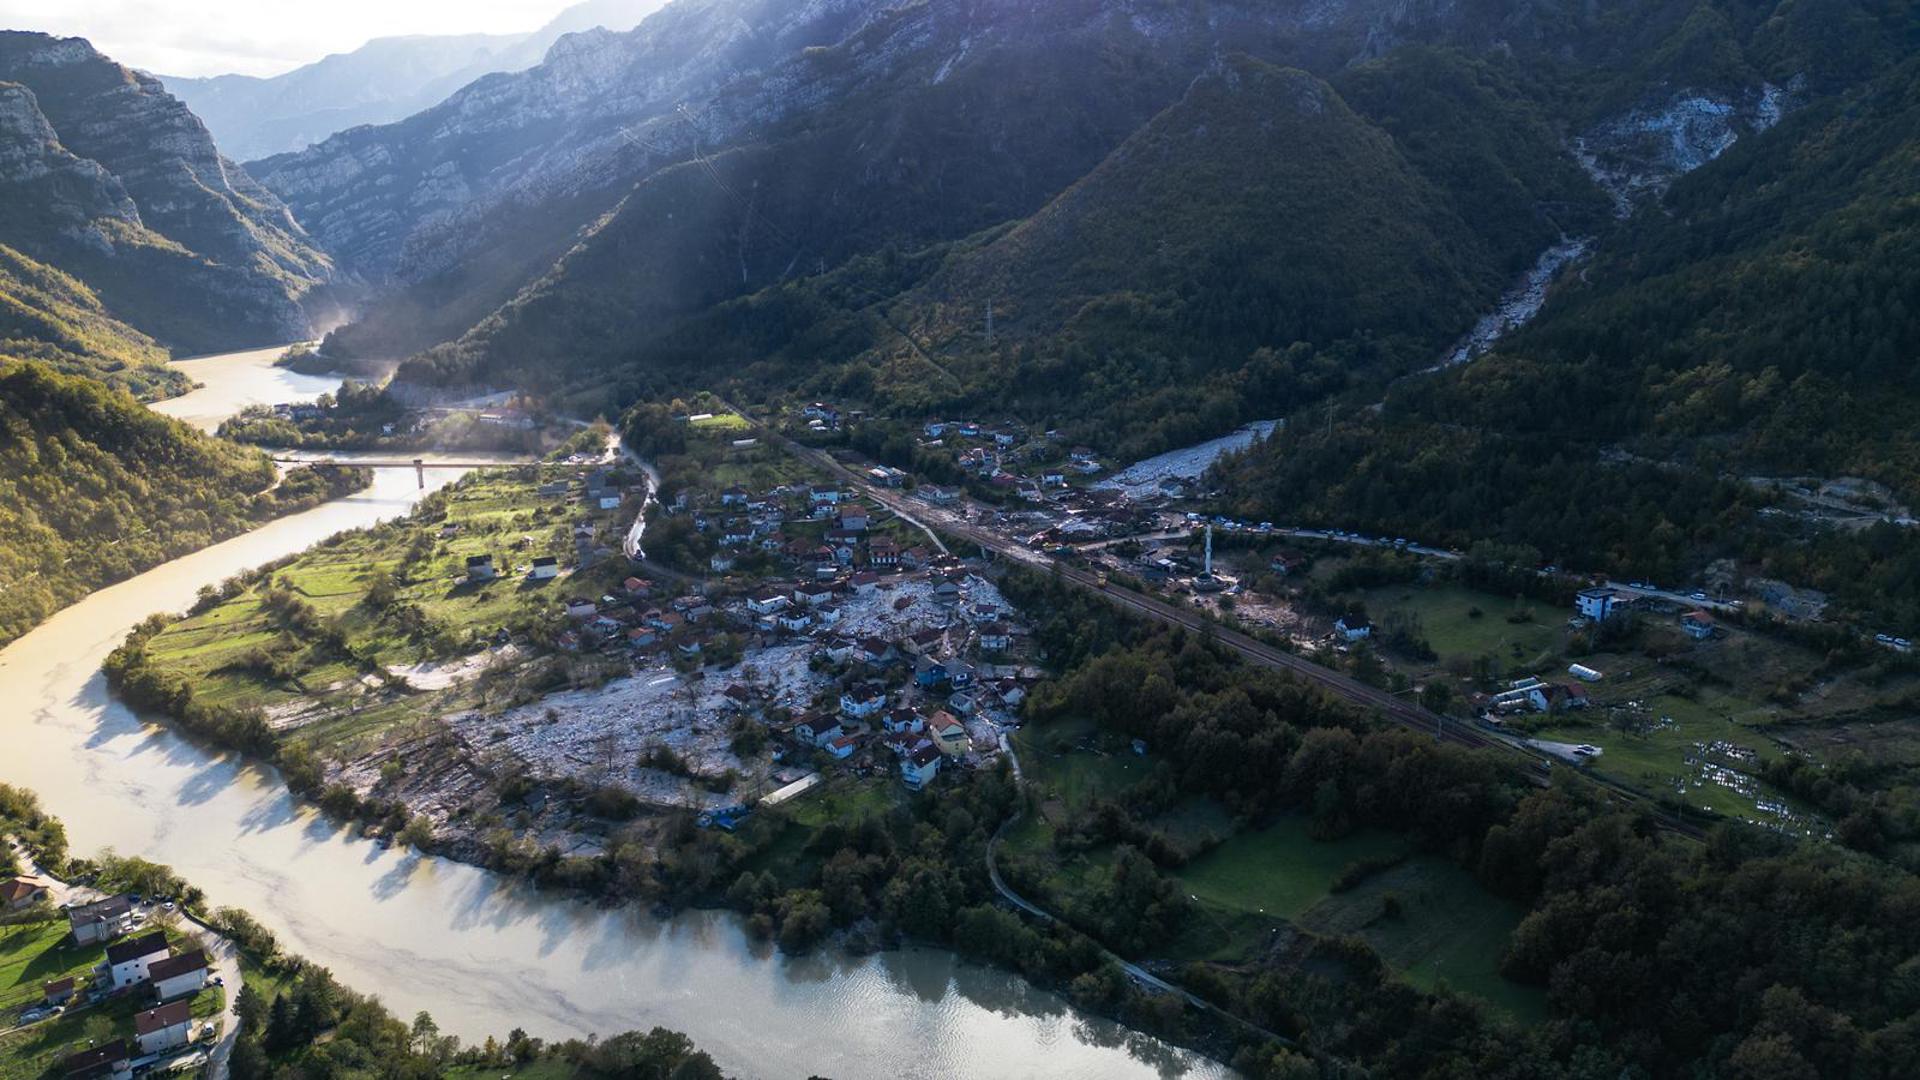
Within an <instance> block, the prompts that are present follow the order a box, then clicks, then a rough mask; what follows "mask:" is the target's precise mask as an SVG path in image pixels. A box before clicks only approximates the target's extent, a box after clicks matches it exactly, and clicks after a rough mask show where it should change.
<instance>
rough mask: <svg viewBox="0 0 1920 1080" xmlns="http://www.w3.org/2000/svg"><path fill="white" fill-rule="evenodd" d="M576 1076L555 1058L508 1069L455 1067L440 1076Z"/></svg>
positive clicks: (474, 1079) (506, 1079) (554, 1079)
mask: <svg viewBox="0 0 1920 1080" xmlns="http://www.w3.org/2000/svg"><path fill="white" fill-rule="evenodd" d="M575 1074H576V1072H575V1069H574V1067H573V1066H572V1065H569V1064H567V1063H566V1062H564V1061H561V1060H558V1059H556V1058H541V1059H540V1060H538V1061H535V1062H532V1063H530V1064H527V1065H517V1066H512V1067H509V1068H499V1067H497V1066H495V1067H489V1068H482V1067H480V1066H478V1065H456V1066H453V1067H451V1068H449V1069H447V1070H446V1072H444V1073H442V1074H441V1075H442V1076H444V1077H446V1080H569V1078H570V1077H572V1076H574V1075H575Z"/></svg>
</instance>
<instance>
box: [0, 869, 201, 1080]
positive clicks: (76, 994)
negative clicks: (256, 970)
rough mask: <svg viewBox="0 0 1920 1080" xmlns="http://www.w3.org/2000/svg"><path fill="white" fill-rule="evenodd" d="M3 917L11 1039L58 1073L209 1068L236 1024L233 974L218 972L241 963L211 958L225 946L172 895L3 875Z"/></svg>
mask: <svg viewBox="0 0 1920 1080" xmlns="http://www.w3.org/2000/svg"><path fill="white" fill-rule="evenodd" d="M56 905H57V907H56ZM0 916H4V919H5V921H4V923H0V976H4V977H0V1038H7V1037H13V1041H10V1045H11V1046H13V1049H12V1050H11V1051H10V1052H12V1053H26V1054H28V1055H30V1056H31V1058H32V1059H33V1060H34V1061H36V1062H43V1063H45V1065H46V1066H47V1067H48V1068H47V1071H48V1073H49V1074H52V1075H59V1076H63V1077H67V1078H72V1080H95V1078H106V1080H113V1078H126V1077H131V1076H133V1075H136V1074H145V1073H150V1072H175V1071H184V1070H193V1069H199V1068H203V1067H204V1066H205V1065H206V1064H207V1061H208V1058H209V1055H211V1054H213V1053H214V1052H215V1049H216V1043H217V1041H218V1039H219V1038H220V1031H221V1028H222V1026H223V1025H230V1024H231V1003H230V1002H229V1001H228V997H227V995H228V992H229V991H228V988H227V978H226V976H225V975H222V974H216V971H217V970H218V969H220V968H222V967H229V966H230V965H229V962H227V961H216V960H215V959H213V958H212V956H211V951H212V950H213V948H214V945H215V943H217V942H219V939H217V938H216V937H214V936H213V935H212V934H211V933H210V932H203V931H202V930H201V928H199V927H198V926H197V925H196V924H193V923H191V922H190V920H188V919H187V918H186V917H185V914H184V912H182V911H180V910H179V908H178V907H177V905H176V904H175V902H174V900H173V898H171V897H143V896H140V895H133V894H124V893H122V894H114V895H101V894H99V893H97V892H95V891H94V890H91V889H87V888H85V887H81V886H69V885H67V884H66V883H64V882H59V881H55V880H53V879H50V878H46V877H43V876H40V875H38V874H35V873H25V874H21V875H19V876H16V877H12V878H8V879H5V880H0ZM221 944H224V943H221ZM230 952H231V950H230V948H229V949H226V951H225V953H223V954H222V955H225V954H226V953H230ZM231 970H233V971H234V972H235V973H236V978H237V968H232V969H231ZM20 1040H24V1041H20ZM16 1041H17V1045H15V1044H14V1043H15V1042H16Z"/></svg>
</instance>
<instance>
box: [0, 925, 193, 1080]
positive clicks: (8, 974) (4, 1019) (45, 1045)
mask: <svg viewBox="0 0 1920 1080" xmlns="http://www.w3.org/2000/svg"><path fill="white" fill-rule="evenodd" d="M168 937H169V938H170V939H171V940H172V942H173V944H174V947H175V949H176V950H178V949H179V948H180V947H182V946H183V945H184V944H186V939H185V938H184V937H182V936H180V935H177V934H174V933H172V932H171V931H170V932H169V933H168ZM66 939H67V921H66V919H65V918H59V919H49V920H41V921H37V922H31V923H25V924H20V925H15V926H6V927H0V1028H5V1027H8V1026H10V1025H11V1023H12V1019H13V1016H14V1014H15V1013H16V1011H17V1010H18V1009H20V1008H21V1007H23V1006H26V1005H31V1004H33V1003H34V1002H37V1001H39V1000H40V999H41V996H42V990H41V987H42V985H43V984H44V983H46V982H48V981H49V980H52V979H57V978H61V977H63V976H68V975H72V976H76V977H78V978H79V979H80V981H81V982H83V983H84V982H85V976H86V975H87V973H88V972H89V971H90V970H91V969H92V967H93V965H94V964H96V963H98V962H99V961H100V959H101V957H102V955H103V948H102V947H101V946H99V945H88V946H71V945H66V944H64V943H65V941H66ZM223 993H224V991H223V990H221V989H220V988H218V987H209V988H207V989H206V990H205V991H203V992H202V993H201V994H200V995H199V996H198V997H196V998H194V1000H193V1015H194V1016H195V1018H197V1019H206V1018H209V1017H213V1016H216V1015H218V1014H219V1012H220V1010H221V1007H222V1003H223V1001H224V999H223V997H222V995H223ZM150 1004H151V1003H150V1002H148V1001H147V1000H146V998H144V997H142V996H140V995H138V994H132V995H128V996H126V997H121V998H115V999H112V1000H110V1001H108V1002H106V1003H103V1004H101V1005H97V1006H92V1007H81V1008H75V1009H70V1010H69V1011H68V1012H66V1013H64V1014H62V1015H60V1016H58V1017H56V1018H54V1019H52V1020H48V1021H44V1022H42V1023H38V1024H34V1025H33V1026H31V1027H28V1028H25V1029H23V1030H20V1031H16V1032H14V1033H12V1034H10V1035H0V1080H31V1078H35V1077H39V1076H42V1075H44V1074H45V1073H46V1072H47V1071H48V1070H49V1069H50V1068H51V1067H52V1066H53V1065H54V1063H56V1062H57V1061H59V1060H60V1059H61V1058H64V1057H66V1056H67V1055H69V1054H72V1053H75V1052H77V1051H79V1050H81V1049H84V1048H85V1047H86V1045H87V1044H88V1043H90V1042H93V1043H98V1042H104V1041H106V1040H108V1039H113V1038H119V1037H122V1036H124V1037H126V1038H128V1039H129V1040H131V1039H132V1036H133V1015H134V1014H135V1013H137V1012H139V1011H140V1010H142V1009H144V1008H147V1007H148V1006H149V1005H150Z"/></svg>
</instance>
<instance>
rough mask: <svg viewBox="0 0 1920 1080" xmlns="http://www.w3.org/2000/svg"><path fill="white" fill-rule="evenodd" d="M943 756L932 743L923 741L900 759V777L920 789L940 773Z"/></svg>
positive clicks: (910, 785)
mask: <svg viewBox="0 0 1920 1080" xmlns="http://www.w3.org/2000/svg"><path fill="white" fill-rule="evenodd" d="M941 757H942V755H941V753H940V751H939V749H938V748H936V747H935V746H934V745H933V744H932V743H930V742H921V743H920V744H919V745H917V746H915V747H914V748H913V749H912V750H909V751H907V753H906V756H904V757H902V758H901V759H900V779H902V780H904V781H906V783H907V786H908V787H910V788H912V789H913V790H915V791H919V790H920V789H921V788H923V787H926V786H927V783H928V782H929V781H931V780H932V779H933V778H934V777H936V776H938V775H940V758H941Z"/></svg>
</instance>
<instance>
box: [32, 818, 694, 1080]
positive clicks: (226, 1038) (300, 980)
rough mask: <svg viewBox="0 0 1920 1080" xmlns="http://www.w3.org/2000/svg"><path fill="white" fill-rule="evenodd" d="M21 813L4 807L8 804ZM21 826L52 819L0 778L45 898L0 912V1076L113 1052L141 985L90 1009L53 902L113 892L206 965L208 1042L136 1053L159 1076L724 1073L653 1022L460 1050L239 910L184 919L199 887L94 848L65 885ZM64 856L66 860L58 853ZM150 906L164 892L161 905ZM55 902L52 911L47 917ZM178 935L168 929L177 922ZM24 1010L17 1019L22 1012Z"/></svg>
mask: <svg viewBox="0 0 1920 1080" xmlns="http://www.w3.org/2000/svg"><path fill="white" fill-rule="evenodd" d="M23 808H24V809H25V810H27V811H28V812H29V814H30V816H31V817H32V818H33V819H34V821H32V822H25V821H22V820H21V819H19V818H18V817H15V816H13V813H14V812H16V811H19V810H21V809H23ZM22 827H27V828H29V830H30V831H31V832H32V833H33V835H35V836H36V837H40V838H43V839H44V838H45V837H47V836H58V835H60V834H62V833H63V831H64V830H63V829H62V827H61V826H60V824H59V822H58V821H57V819H51V818H47V817H46V816H45V814H44V813H42V812H40V811H39V810H38V807H37V805H36V804H35V801H34V799H33V797H32V796H31V795H29V794H26V793H24V792H21V791H19V790H18V789H12V788H8V787H6V786H5V785H0V842H4V843H5V844H6V847H5V848H4V849H0V854H11V855H12V856H13V858H14V861H15V863H16V866H17V869H19V871H20V872H22V873H27V874H30V875H32V877H33V880H35V881H36V882H38V883H40V884H41V885H42V886H43V887H44V888H45V889H46V890H47V893H48V896H47V899H46V900H45V901H44V902H42V903H41V904H40V905H39V906H38V907H36V908H32V909H28V910H24V911H13V912H8V913H6V916H7V917H6V918H5V919H4V920H0V1077H5V1078H7V1080H36V1078H39V1077H42V1076H44V1075H47V1074H49V1073H50V1072H52V1071H53V1070H54V1069H55V1068H56V1067H57V1064H58V1063H60V1062H62V1061H64V1060H66V1059H68V1058H70V1057H71V1055H72V1054H74V1053H78V1052H81V1051H83V1050H86V1049H88V1048H97V1049H105V1048H110V1047H112V1046H116V1045H118V1046H123V1047H127V1048H129V1049H128V1052H134V1051H131V1049H130V1048H131V1040H128V1039H127V1038H126V1032H125V1031H124V1030H122V1029H130V1028H131V1026H132V1024H133V1021H132V1020H131V1017H132V1016H133V1014H134V1013H135V1012H136V1011H138V1010H141V1009H144V1008H145V1007H146V1005H147V1004H148V1002H147V1001H145V1000H144V997H143V990H141V989H136V990H133V991H130V992H126V993H122V994H116V995H113V996H111V997H108V998H106V999H103V1000H98V1001H96V1000H93V999H92V996H91V995H90V994H89V993H87V991H88V990H89V989H91V987H89V986H88V985H87V984H88V983H89V981H90V980H92V979H93V978H94V977H95V972H96V970H97V969H96V968H95V967H94V962H95V960H96V959H97V958H98V956H99V955H100V953H101V950H102V948H103V943H94V944H91V945H84V946H83V945H77V944H74V943H73V942H72V939H71V935H70V932H69V927H68V919H67V917H66V916H65V914H64V909H66V908H67V907H69V906H72V905H77V904H85V903H93V902H96V901H99V900H102V899H106V898H108V897H110V896H121V897H126V898H128V900H129V904H130V906H131V908H132V917H133V921H134V926H133V928H132V930H131V931H130V932H129V935H128V936H129V938H130V937H131V936H132V935H142V934H148V933H151V932H153V931H154V930H155V929H160V930H162V931H163V932H164V933H165V934H166V936H167V938H168V939H169V943H170V946H171V947H172V948H173V949H175V950H184V949H188V948H197V949H201V950H203V951H204V952H205V953H206V954H207V957H208V960H209V964H208V969H207V976H206V979H207V985H206V986H205V988H204V989H202V990H201V991H200V992H199V993H198V995H197V996H195V997H193V998H191V999H188V998H176V999H175V1000H176V1001H187V1000H191V1001H192V1017H193V1024H194V1026H195V1027H198V1026H199V1025H201V1024H202V1023H203V1022H205V1023H211V1021H212V1020H214V1019H216V1018H217V1019H218V1020H219V1021H220V1029H219V1033H218V1035H217V1037H215V1038H214V1040H213V1041H212V1043H211V1045H209V1044H208V1041H207V1039H206V1037H205V1036H204V1035H203V1036H202V1037H200V1038H199V1039H197V1040H195V1041H194V1042H192V1043H189V1045H188V1046H187V1047H186V1048H184V1049H180V1050H175V1051H163V1052H162V1053H163V1054H166V1053H172V1054H173V1055H174V1056H173V1058H172V1060H171V1061H168V1060H165V1059H164V1058H163V1059H162V1060H160V1061H158V1062H152V1061H149V1060H143V1059H142V1058H135V1060H136V1061H139V1062H140V1063H141V1066H142V1067H143V1068H148V1069H165V1070H167V1071H170V1072H178V1071H181V1070H187V1069H192V1070H195V1071H196V1072H198V1071H199V1070H202V1069H203V1070H204V1074H203V1075H205V1076H206V1077H208V1080H226V1077H227V1076H228V1075H230V1073H231V1072H232V1071H234V1069H235V1068H236V1065H237V1069H238V1071H239V1072H240V1073H241V1075H243V1076H246V1077H259V1076H266V1075H270V1074H275V1073H277V1074H278V1075H288V1074H289V1070H292V1074H293V1075H302V1074H305V1075H339V1074H342V1073H349V1074H356V1075H370V1074H372V1073H373V1072H376V1071H377V1072H379V1073H381V1074H383V1075H413V1076H425V1075H443V1076H453V1075H459V1076H479V1075H482V1074H490V1075H496V1076H509V1077H510V1076H514V1075H516V1074H520V1073H526V1074H527V1075H529V1076H532V1077H538V1078H541V1080H551V1078H556V1077H571V1076H589V1077H590V1076H610V1075H626V1074H628V1073H629V1072H642V1073H647V1074H648V1075H672V1076H674V1077H677V1078H685V1080H722V1077H723V1074H722V1073H721V1071H720V1069H719V1068H718V1066H716V1065H715V1064H714V1063H713V1060H712V1059H711V1058H710V1057H709V1056H708V1055H707V1054H706V1053H704V1052H702V1051H700V1050H698V1049H697V1048H696V1047H695V1046H694V1045H693V1043H692V1041H691V1040H689V1039H687V1038H686V1036H684V1035H681V1034H680V1033H679V1032H675V1031H669V1030H667V1029H665V1028H660V1027H655V1028H653V1029H652V1030H651V1031H648V1032H646V1033H644V1034H642V1033H641V1032H638V1031H631V1030H630V1031H625V1032H623V1033H621V1034H618V1035H612V1036H609V1037H607V1038H606V1039H604V1040H600V1041H594V1042H581V1041H578V1040H568V1041H565V1042H546V1041H544V1040H542V1039H539V1038H535V1037H531V1036H528V1035H526V1034H525V1033H524V1032H523V1031H521V1030H520V1029H519V1028H518V1027H516V1028H515V1029H514V1030H513V1032H512V1033H511V1034H510V1035H508V1036H507V1037H506V1038H505V1039H504V1040H501V1039H496V1038H494V1037H492V1036H489V1037H488V1038H487V1039H486V1040H485V1042H484V1043H477V1044H469V1045H463V1044H462V1040H461V1039H460V1038H459V1037H458V1036H457V1035H445V1034H442V1033H441V1032H440V1030H439V1025H438V1024H437V1023H436V1022H435V1021H434V1020H433V1019H432V1017H431V1016H430V1015H428V1014H426V1013H421V1014H418V1015H417V1016H415V1018H414V1020H413V1022H412V1023H411V1024H403V1023H402V1022H401V1020H400V1018H399V1017H397V1016H395V1015H394V1014H393V1013H391V1012H389V1011H388V1010H387V1008H386V1007H385V1006H384V1005H382V1004H381V1002H380V1000H379V998H377V997H368V996H364V995H362V994H359V993H356V992H354V991H353V990H352V989H351V988H348V987H344V986H342V985H340V984H339V983H338V982H336V981H335V980H334V978H333V976H332V975H331V974H330V973H329V972H328V971H327V970H326V969H324V968H321V967H318V966H316V965H313V964H311V963H310V962H308V961H307V960H306V959H304V958H302V957H300V956H298V955H295V954H292V953H289V952H287V951H285V950H284V949H283V948H282V947H281V944H280V942H279V941H278V940H277V939H276V938H275V937H274V935H273V933H272V932H271V931H270V930H268V929H267V928H266V927H265V926H263V925H262V924H261V923H260V922H259V921H258V920H257V919H255V918H254V917H253V916H251V915H249V914H248V913H246V912H244V911H241V910H239V909H236V908H219V909H217V910H214V911H212V912H211V913H210V914H203V913H200V912H198V911H196V910H194V909H195V908H196V907H197V906H199V905H201V904H203V903H204V902H205V899H206V896H205V894H204V893H203V892H202V891H201V890H200V889H198V888H196V887H195V886H193V885H192V884H191V883H189V882H187V881H186V880H185V879H183V878H181V877H180V876H179V875H178V874H176V873H174V871H173V870H172V868H170V867H167V866H164V865H161V864H158V863H151V862H147V861H145V860H141V859H125V858H120V857H118V856H114V855H112V854H111V853H102V855H101V856H99V858H98V860H97V861H96V860H77V861H74V862H73V863H72V866H73V868H74V869H76V870H77V871H79V872H80V874H81V876H82V877H84V878H85V879H86V880H88V881H92V882H95V883H98V884H100V885H101V886H102V887H103V888H104V889H105V890H106V891H104V892H103V891H101V889H96V888H93V887H91V886H90V885H87V884H80V883H69V882H68V881H65V880H63V879H62V878H61V877H60V876H59V875H56V874H54V873H50V872H49V871H48V868H46V867H43V866H40V865H39V864H38V863H37V862H35V861H34V857H33V855H32V854H31V853H30V852H29V851H27V850H26V848H24V847H22V846H20V845H18V844H16V843H15V842H14V840H13V838H12V837H11V836H10V835H9V830H10V829H18V828H22ZM61 859H62V861H63V862H64V861H65V857H64V856H61ZM163 898H164V899H163ZM55 905H58V908H59V909H62V910H60V911H56V910H55ZM182 923H184V924H186V925H188V926H190V927H192V930H191V931H190V932H187V933H184V934H183V933H182V932H181V931H180V929H179V926H178V924H182ZM63 975H64V976H65V977H69V978H72V979H73V980H74V981H75V982H76V983H78V984H79V987H78V990H79V993H78V994H77V995H76V997H75V998H74V999H72V1000H70V1001H69V1002H67V1003H66V1005H65V1006H64V1007H63V1008H62V1009H60V1010H58V1011H52V1012H49V1011H48V1010H46V1009H45V1008H44V1006H38V1005H37V1004H36V1006H35V1007H31V1008H29V1009H27V1010H26V1016H24V1017H23V1019H25V1020H26V1022H25V1023H23V1024H21V1025H20V1026H9V1019H8V1018H9V1016H10V1014H11V1013H12V1012H13V1011H15V1010H16V1009H17V1008H18V1003H19V1002H21V1001H28V1000H31V1001H33V1002H35V1003H38V1002H39V1001H40V1000H41V995H42V993H43V991H42V985H41V984H42V983H43V982H46V981H48V980H51V979H56V978H59V977H62V976H63ZM29 1017H31V1018H29ZM105 1060H109V1061H110V1060H113V1059H111V1058H108V1059H105Z"/></svg>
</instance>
